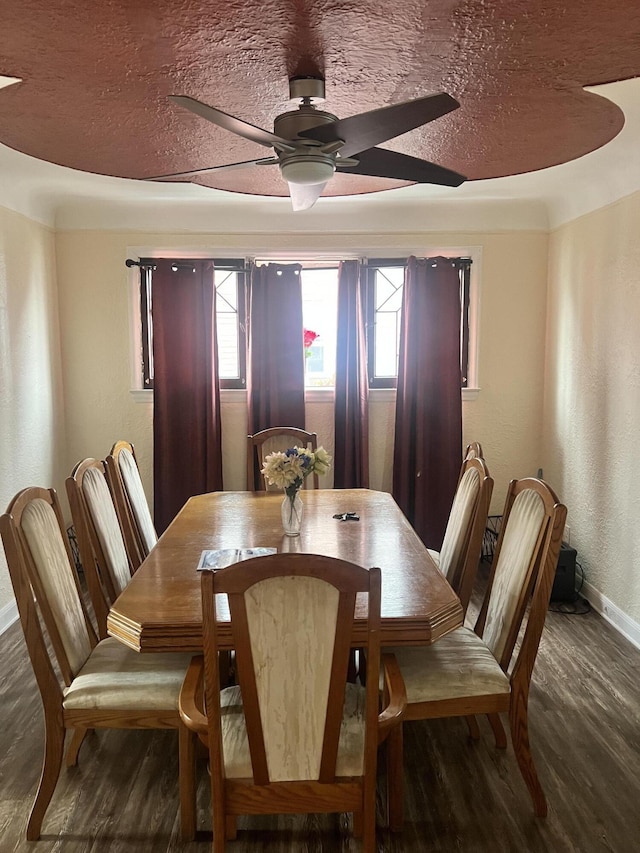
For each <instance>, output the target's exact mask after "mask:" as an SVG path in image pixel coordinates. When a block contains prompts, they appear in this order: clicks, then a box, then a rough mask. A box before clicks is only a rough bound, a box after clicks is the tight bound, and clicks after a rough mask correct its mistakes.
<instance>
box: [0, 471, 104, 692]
mask: <svg viewBox="0 0 640 853" xmlns="http://www.w3.org/2000/svg"><path fill="white" fill-rule="evenodd" d="M0 532H1V534H2V541H3V544H4V548H5V553H6V555H7V564H8V566H9V575H10V577H11V583H12V585H13V590H14V593H15V596H16V602H17V605H18V612H19V614H20V621H21V623H22V628H23V631H24V635H25V640H26V643H27V649H28V652H29V657H30V658H31V663H32V664H33V669H34V672H35V675H36V680H37V682H38V686H39V688H40V693H41V695H42V700H43V703H44V704H45V707H47V706H48V705H49V704H50V703H51V702H57V703H58V704H59V703H61V701H62V691H61V688H60V684H59V682H58V676H57V675H56V674H55V671H54V669H53V665H52V662H51V659H50V657H49V649H48V644H47V643H46V641H45V637H44V634H43V630H42V625H41V621H40V616H41V617H42V621H43V622H44V626H45V628H46V632H47V634H48V637H49V640H50V643H51V646H52V647H53V652H54V654H55V658H56V661H57V664H58V667H59V670H60V673H61V674H62V678H63V680H64V683H65V684H66V685H67V686H68V685H69V684H71V681H72V680H73V678H74V676H75V675H76V674H77V673H78V671H79V670H80V668H81V667H82V665H83V664H84V663H85V661H86V660H87V658H88V657H89V655H90V653H91V650H92V649H93V648H94V646H95V645H96V642H97V640H96V636H95V632H94V631H93V628H92V627H91V623H90V621H89V617H88V614H87V611H86V609H85V607H84V603H83V601H82V597H81V593H80V586H79V583H78V577H77V575H76V572H75V569H74V566H73V559H72V556H71V550H70V547H69V540H68V539H67V536H66V533H65V529H64V523H63V520H62V513H61V511H60V505H59V502H58V498H57V496H56V493H55V491H54V490H53V489H42V488H37V487H31V488H28V489H23V491H21V492H19V493H18V494H17V495H16V497H15V498H14V499H13V500H12V501H11V503H10V504H9V507H8V509H7V512H6V513H4V515H2V517H0Z"/></svg>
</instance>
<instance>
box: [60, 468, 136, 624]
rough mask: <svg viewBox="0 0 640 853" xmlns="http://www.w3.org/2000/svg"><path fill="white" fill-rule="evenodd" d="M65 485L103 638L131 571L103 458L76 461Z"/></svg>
mask: <svg viewBox="0 0 640 853" xmlns="http://www.w3.org/2000/svg"><path fill="white" fill-rule="evenodd" d="M66 487H67V496H68V498H69V505H70V507H71V515H72V517H73V524H74V527H75V529H76V535H77V537H78V547H79V549H80V559H81V561H82V566H83V569H84V572H85V578H86V581H87V587H88V590H89V595H90V596H91V603H92V604H93V609H94V611H95V614H96V620H97V623H98V635H99V636H100V638H101V639H103V638H104V637H106V636H107V614H108V611H109V607H110V606H111V605H112V604H113V602H114V601H115V600H116V598H117V597H118V595H119V594H120V593H121V592H122V590H123V589H124V588H125V587H126V586H127V584H128V583H129V581H130V580H131V571H132V567H131V563H130V561H129V557H128V555H127V549H126V545H125V541H124V537H123V535H122V530H121V527H120V522H119V520H118V516H117V514H116V508H115V505H114V501H113V497H112V495H111V492H110V491H109V486H108V485H107V478H106V470H105V464H104V462H100V461H98V460H97V459H83V460H82V461H81V462H78V464H77V465H76V466H75V468H74V469H73V471H72V472H71V476H70V477H68V478H67V481H66Z"/></svg>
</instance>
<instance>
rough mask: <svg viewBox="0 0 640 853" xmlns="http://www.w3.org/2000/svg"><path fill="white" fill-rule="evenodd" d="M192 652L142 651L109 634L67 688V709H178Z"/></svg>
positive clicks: (65, 703) (93, 651) (65, 706)
mask: <svg viewBox="0 0 640 853" xmlns="http://www.w3.org/2000/svg"><path fill="white" fill-rule="evenodd" d="M190 662H191V655H189V654H175V653H167V654H152V655H142V654H140V653H139V652H134V651H133V650H132V649H128V648H127V647H126V646H124V645H123V644H122V643H121V642H120V641H119V640H116V639H115V638H113V637H109V638H107V639H106V640H101V641H100V642H99V643H98V645H97V646H96V647H95V648H94V649H93V650H92V652H91V654H90V655H89V657H88V658H87V660H86V661H85V663H84V664H83V666H82V668H81V669H80V671H79V672H78V674H77V675H76V677H75V678H74V679H73V681H72V682H71V684H70V685H69V686H68V687H65V688H64V690H63V700H62V706H63V708H65V709H67V710H79V709H89V708H90V709H96V710H97V709H99V708H101V709H103V710H104V709H109V710H112V711H119V710H128V711H132V710H134V709H136V708H137V709H140V710H145V711H158V712H163V711H175V713H177V712H178V697H179V695H180V688H181V687H182V682H183V681H184V676H185V673H186V671H187V667H188V666H189V664H190Z"/></svg>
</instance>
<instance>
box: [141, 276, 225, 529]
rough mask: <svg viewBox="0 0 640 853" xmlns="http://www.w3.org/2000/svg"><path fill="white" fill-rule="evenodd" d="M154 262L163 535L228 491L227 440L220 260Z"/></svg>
mask: <svg viewBox="0 0 640 853" xmlns="http://www.w3.org/2000/svg"><path fill="white" fill-rule="evenodd" d="M154 264H155V267H156V269H155V270H154V273H153V303H152V315H153V361H154V371H155V374H154V394H153V457H154V462H153V471H154V521H155V526H156V529H157V531H158V533H162V532H163V531H164V530H165V529H166V527H167V526H168V525H169V523H170V522H171V521H172V519H173V518H174V517H175V515H176V513H177V512H178V511H179V510H180V508H181V507H182V506H183V504H184V503H185V502H186V500H187V499H188V498H190V497H191V496H192V495H198V494H202V493H204V492H211V491H217V490H220V489H222V443H221V428H220V388H219V382H218V359H217V342H216V312H215V304H216V295H215V285H214V280H213V263H212V262H211V261H207V260H196V261H189V262H188V263H185V262H178V263H176V262H175V261H171V260H157V261H154ZM172 267H176V268H175V269H172Z"/></svg>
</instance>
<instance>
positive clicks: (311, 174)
mask: <svg viewBox="0 0 640 853" xmlns="http://www.w3.org/2000/svg"><path fill="white" fill-rule="evenodd" d="M335 170H336V167H335V163H334V162H333V161H332V160H331V159H330V158H328V157H314V158H313V159H311V158H309V157H304V158H302V157H300V158H296V159H292V160H290V161H288V162H285V163H283V164H282V166H281V167H280V171H281V174H282V177H283V178H284V179H285V181H287V183H289V184H299V185H300V186H303V187H304V186H311V185H313V184H325V183H326V182H327V181H328V180H329V179H330V178H332V177H333V173H334V172H335Z"/></svg>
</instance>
